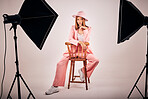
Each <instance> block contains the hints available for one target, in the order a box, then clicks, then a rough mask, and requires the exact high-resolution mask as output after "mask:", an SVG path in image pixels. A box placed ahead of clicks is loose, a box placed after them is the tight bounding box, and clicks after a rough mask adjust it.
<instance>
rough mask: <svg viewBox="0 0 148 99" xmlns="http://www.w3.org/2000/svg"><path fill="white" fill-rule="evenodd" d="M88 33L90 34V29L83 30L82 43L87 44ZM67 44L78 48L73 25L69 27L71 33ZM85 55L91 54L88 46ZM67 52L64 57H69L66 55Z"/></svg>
mask: <svg viewBox="0 0 148 99" xmlns="http://www.w3.org/2000/svg"><path fill="white" fill-rule="evenodd" d="M90 32H91V27H88V29H86V30H84V34H83V42H89V36H90ZM68 40H69V42H70V43H72V44H74V45H76V46H78V42H79V41H78V30H76V29H75V25H72V27H71V31H70V34H69V39H68ZM87 53H90V54H93V53H92V51H91V49H90V46H88V48H87ZM68 54H69V53H68V51H66V52H65V53H64V54H63V55H64V56H69V55H68Z"/></svg>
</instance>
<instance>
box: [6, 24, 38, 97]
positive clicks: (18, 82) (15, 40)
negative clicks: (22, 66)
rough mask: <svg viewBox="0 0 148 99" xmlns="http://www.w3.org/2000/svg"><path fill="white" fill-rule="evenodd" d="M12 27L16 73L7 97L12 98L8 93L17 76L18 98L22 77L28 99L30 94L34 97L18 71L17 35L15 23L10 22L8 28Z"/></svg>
mask: <svg viewBox="0 0 148 99" xmlns="http://www.w3.org/2000/svg"><path fill="white" fill-rule="evenodd" d="M12 28H13V29H14V42H15V56H16V61H15V64H16V74H15V77H14V80H13V83H12V85H11V88H10V90H9V93H8V96H7V99H12V97H11V96H10V94H11V91H12V88H13V86H14V83H15V81H16V78H17V87H18V99H21V88H20V78H21V79H22V81H23V83H24V84H25V86H26V88H27V89H28V91H29V95H28V97H27V99H29V98H30V96H32V97H33V98H34V99H35V96H34V95H33V93H32V92H31V90H30V89H29V87H28V85H27V83H26V82H25V80H24V79H23V77H22V76H21V74H20V72H19V61H18V50H17V36H16V29H17V24H16V23H12V27H11V28H10V29H12ZM19 77H20V78H19Z"/></svg>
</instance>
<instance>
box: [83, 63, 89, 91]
mask: <svg viewBox="0 0 148 99" xmlns="http://www.w3.org/2000/svg"><path fill="white" fill-rule="evenodd" d="M83 62H84V71H85V84H86V90H88V86H87V71H86V61H83Z"/></svg>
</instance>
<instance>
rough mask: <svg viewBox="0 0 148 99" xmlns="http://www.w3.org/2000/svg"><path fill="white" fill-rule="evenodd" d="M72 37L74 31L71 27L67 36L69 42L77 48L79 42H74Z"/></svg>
mask: <svg viewBox="0 0 148 99" xmlns="http://www.w3.org/2000/svg"><path fill="white" fill-rule="evenodd" d="M74 37H75V31H74V26H72V27H71V30H70V34H69V42H70V43H72V44H74V45H76V46H77V45H78V42H79V41H78V40H76V39H75V38H74Z"/></svg>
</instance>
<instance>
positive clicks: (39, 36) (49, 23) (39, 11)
mask: <svg viewBox="0 0 148 99" xmlns="http://www.w3.org/2000/svg"><path fill="white" fill-rule="evenodd" d="M3 17H4V24H7V23H12V27H11V28H10V30H11V29H12V28H13V29H14V41H15V56H16V62H15V63H16V70H17V72H16V75H15V77H14V80H13V83H12V85H11V88H10V91H9V93H8V96H7V99H8V98H11V99H12V97H11V96H10V94H11V91H12V88H13V86H14V83H15V81H16V78H17V85H18V99H21V88H20V78H21V80H22V81H23V83H24V84H25V86H26V88H27V89H28V91H29V95H28V98H30V96H32V97H33V98H34V99H35V97H34V95H33V93H32V92H31V90H30V89H29V87H28V85H27V84H26V82H25V80H24V79H23V77H22V76H21V74H20V73H19V62H18V52H17V36H16V29H17V25H20V26H21V27H22V29H23V30H24V32H25V33H26V34H27V36H28V37H29V38H30V39H31V40H32V41H33V42H34V43H35V45H36V46H37V47H38V48H39V49H40V50H41V49H42V47H43V45H44V43H45V40H46V38H47V36H48V34H49V32H50V31H51V29H52V27H53V25H54V23H55V21H56V19H57V17H58V14H57V13H56V12H55V11H54V10H53V9H52V8H51V7H50V6H49V5H48V3H47V2H46V1H45V0H24V3H23V5H22V7H21V9H20V11H19V13H18V14H16V15H7V14H4V15H3ZM28 98H27V99H28Z"/></svg>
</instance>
